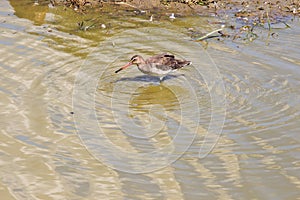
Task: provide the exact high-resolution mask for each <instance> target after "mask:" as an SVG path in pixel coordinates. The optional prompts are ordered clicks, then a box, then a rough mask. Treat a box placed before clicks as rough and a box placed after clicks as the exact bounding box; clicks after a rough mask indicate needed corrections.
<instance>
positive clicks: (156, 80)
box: [115, 74, 184, 84]
mask: <svg viewBox="0 0 300 200" xmlns="http://www.w3.org/2000/svg"><path fill="white" fill-rule="evenodd" d="M179 77H184V74H179V75H173V74H169V75H167V76H165V77H164V78H163V80H162V81H160V78H159V77H157V76H149V75H141V76H135V77H124V78H120V79H118V80H116V81H115V83H117V82H122V81H133V82H146V83H158V84H159V83H160V82H165V81H168V80H171V79H176V78H179Z"/></svg>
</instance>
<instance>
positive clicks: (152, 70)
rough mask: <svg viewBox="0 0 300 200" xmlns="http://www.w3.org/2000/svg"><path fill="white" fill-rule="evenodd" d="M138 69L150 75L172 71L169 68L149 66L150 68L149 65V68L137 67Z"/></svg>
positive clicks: (160, 74)
mask: <svg viewBox="0 0 300 200" xmlns="http://www.w3.org/2000/svg"><path fill="white" fill-rule="evenodd" d="M139 70H140V71H141V72H143V73H144V74H149V75H152V76H165V75H167V74H168V73H170V72H171V71H172V70H171V69H169V70H162V69H159V68H156V67H154V66H151V68H150V67H149V68H145V69H143V68H139Z"/></svg>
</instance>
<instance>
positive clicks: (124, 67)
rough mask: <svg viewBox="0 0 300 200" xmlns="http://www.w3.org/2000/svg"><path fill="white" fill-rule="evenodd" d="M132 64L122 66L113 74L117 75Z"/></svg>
mask: <svg viewBox="0 0 300 200" xmlns="http://www.w3.org/2000/svg"><path fill="white" fill-rule="evenodd" d="M132 64H133V63H132V62H129V63H127V64H126V65H124V66H123V67H121V68H120V69H118V70H117V71H115V73H118V72H119V71H121V70H123V69H126V68H127V67H129V66H130V65H132Z"/></svg>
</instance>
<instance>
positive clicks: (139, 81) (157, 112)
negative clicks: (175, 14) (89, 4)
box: [0, 0, 300, 200]
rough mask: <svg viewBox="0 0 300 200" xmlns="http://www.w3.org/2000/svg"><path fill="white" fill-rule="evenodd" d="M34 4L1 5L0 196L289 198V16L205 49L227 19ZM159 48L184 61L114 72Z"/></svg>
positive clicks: (294, 42)
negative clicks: (252, 36) (177, 66)
mask: <svg viewBox="0 0 300 200" xmlns="http://www.w3.org/2000/svg"><path fill="white" fill-rule="evenodd" d="M33 3H34V2H33V1H22V2H20V1H12V0H11V1H6V0H5V1H1V2H0V46H1V48H0V52H1V55H2V56H1V57H0V70H1V79H0V96H1V107H0V114H1V122H0V127H1V129H0V130H1V134H0V137H1V139H0V140H1V145H0V158H1V159H0V168H1V170H0V177H1V179H0V196H1V199H226V200H227V199H270V200H271V199H272V200H273V199H278V200H279V199H280V200H281V199H291V200H292V199H299V196H300V192H299V191H300V189H299V188H300V180H299V179H300V177H299V167H300V165H299V150H300V145H299V142H300V137H299V134H298V133H299V132H300V126H299V120H300V106H299V105H300V98H299V94H300V89H299V88H300V87H299V86H300V78H299V77H300V68H299V66H300V59H299V54H300V51H299V42H300V37H299V35H300V23H299V19H295V20H294V21H293V22H289V23H290V26H291V28H290V29H276V30H273V31H275V32H276V33H277V34H278V37H270V38H268V37H267V35H268V33H267V32H266V30H263V29H261V30H260V33H261V34H260V38H259V39H257V40H255V41H254V42H247V41H243V40H237V41H231V40H230V39H224V40H223V41H216V40H214V39H213V40H210V42H209V45H208V48H207V49H206V50H205V49H203V45H202V44H199V43H196V42H194V41H192V40H191V38H190V35H189V34H188V33H189V30H188V29H189V28H193V30H194V31H201V32H203V33H207V32H210V31H211V30H214V29H216V28H219V25H218V24H216V23H209V22H218V21H220V20H221V21H226V20H225V19H217V18H210V17H189V18H177V19H175V20H174V21H171V20H169V19H168V15H163V14H161V15H158V14H157V15H154V21H153V22H149V17H150V14H148V13H146V14H141V15H140V14H135V13H134V12H133V11H128V12H125V13H122V16H123V17H121V18H118V17H114V12H119V11H117V10H112V11H106V15H105V16H99V14H97V13H91V14H86V15H80V14H77V13H75V12H73V11H71V10H68V9H67V10H66V11H64V10H63V9H56V8H49V7H48V5H47V4H48V3H47V2H46V1H44V2H41V1H40V5H36V6H34V5H33ZM98 12H99V11H98ZM66 15H67V16H69V18H66V17H65V16H66ZM81 22H83V23H81ZM78 23H79V24H80V23H81V26H80V25H78ZM103 24H105V27H106V28H101V26H103ZM84 29H86V30H84ZM161 51H169V52H171V53H174V54H175V55H176V56H178V57H182V58H186V59H190V60H192V62H193V65H192V66H190V67H187V68H185V69H182V70H180V71H178V72H176V73H174V74H172V75H170V76H168V77H167V78H166V80H165V81H164V82H163V83H162V84H159V83H158V82H157V79H155V78H151V77H148V76H144V75H143V74H141V73H140V72H139V71H138V70H137V69H136V68H135V67H131V68H129V69H127V70H126V71H122V73H120V74H117V75H116V74H115V73H114V71H115V70H116V69H118V68H119V67H120V65H122V64H124V63H126V62H127V61H128V59H129V58H130V57H131V56H132V55H134V54H141V55H143V56H145V57H147V56H151V55H153V54H156V53H159V52H161ZM220 77H221V79H220ZM223 89H224V90H223ZM223 98H225V99H226V102H225V101H223V100H224V99H223ZM222 104H225V105H224V107H222V106H220V105H222ZM224 108H225V109H226V112H225V109H224ZM223 115H224V117H225V121H224V126H222V125H223V121H222V120H223ZM218 128H221V130H222V134H221V136H220V137H219V138H218V130H219V129H218ZM76 130H77V131H76ZM205 138H206V140H205ZM216 139H218V143H217V144H216V145H215V146H214V149H213V151H212V152H210V153H209V154H208V155H207V156H203V157H204V158H201V159H200V158H199V149H202V150H203V151H202V154H201V155H204V153H205V152H206V151H207V150H208V149H209V148H210V147H213V145H214V143H215V140H216ZM203 141H205V144H203ZM206 147H207V149H206ZM203 152H204V153H203ZM182 153H184V154H183V156H181V154H182ZM205 155H206V154H205ZM153 170H155V171H153ZM127 172H136V173H137V172H139V174H134V173H127ZM141 172H148V173H141Z"/></svg>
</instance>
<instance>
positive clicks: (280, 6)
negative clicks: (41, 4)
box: [51, 0, 300, 23]
mask: <svg viewBox="0 0 300 200" xmlns="http://www.w3.org/2000/svg"><path fill="white" fill-rule="evenodd" d="M51 3H52V4H53V5H54V6H59V5H63V6H65V7H68V8H72V9H74V10H75V11H77V12H82V13H84V12H88V11H89V9H100V12H101V9H103V10H105V9H106V8H107V7H112V6H114V7H117V9H120V10H137V11H147V12H150V13H151V12H152V13H155V12H165V13H175V15H179V16H187V15H220V14H224V13H225V14H227V15H230V16H232V17H236V18H240V19H243V20H244V21H249V22H251V23H253V22H255V23H265V22H266V21H270V22H272V23H276V22H280V21H284V20H285V18H288V17H291V16H300V1H299V0H286V1H278V0H268V1H261V0H257V1H251V0H244V1H239V0H201V1H200V0H172V1H170V0H148V1H143V0H123V1H122V0H119V1H109V0H108V1H104V0H51Z"/></svg>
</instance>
